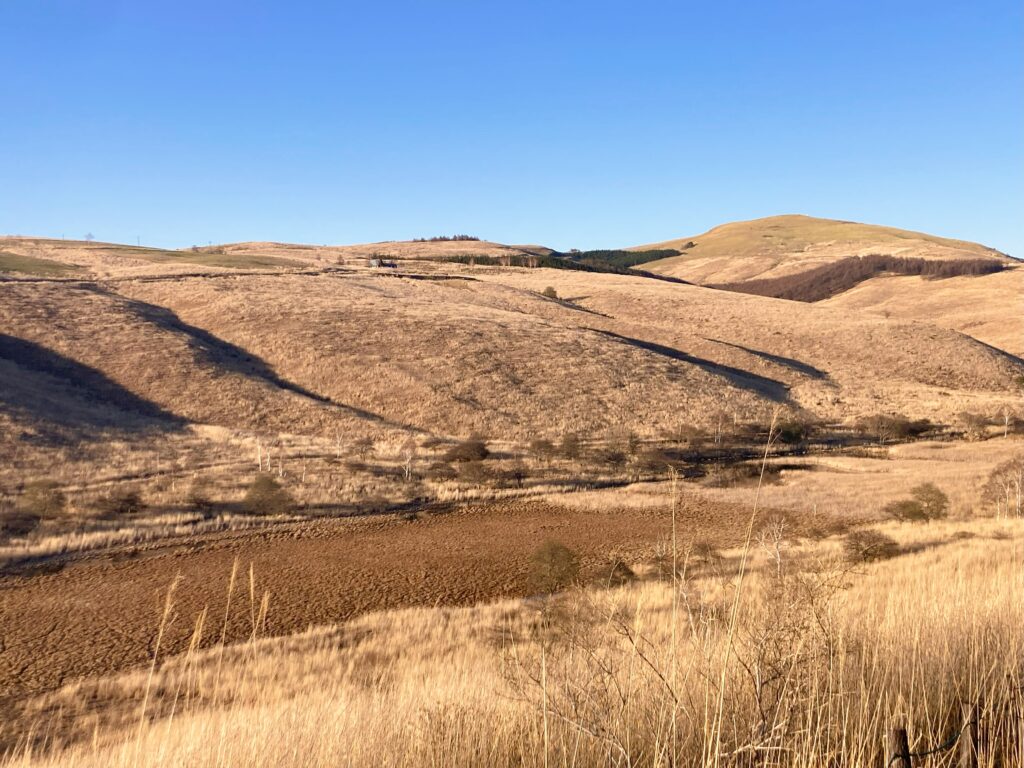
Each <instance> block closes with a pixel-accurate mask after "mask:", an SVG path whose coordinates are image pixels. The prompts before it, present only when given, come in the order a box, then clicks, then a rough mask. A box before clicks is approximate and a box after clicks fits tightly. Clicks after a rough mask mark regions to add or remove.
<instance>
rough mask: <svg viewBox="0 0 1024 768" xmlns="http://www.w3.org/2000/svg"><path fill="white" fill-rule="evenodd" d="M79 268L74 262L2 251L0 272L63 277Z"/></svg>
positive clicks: (0, 252) (0, 253)
mask: <svg viewBox="0 0 1024 768" xmlns="http://www.w3.org/2000/svg"><path fill="white" fill-rule="evenodd" d="M79 269H80V268H79V267H76V266H74V265H72V264H62V263H61V262H59V261H51V260H50V259H40V258H38V257H37V256H20V255H18V254H17V253H8V252H7V251H0V272H18V273H20V274H24V275H35V276H37V277H61V276H64V275H70V274H74V273H75V272H78V271H79Z"/></svg>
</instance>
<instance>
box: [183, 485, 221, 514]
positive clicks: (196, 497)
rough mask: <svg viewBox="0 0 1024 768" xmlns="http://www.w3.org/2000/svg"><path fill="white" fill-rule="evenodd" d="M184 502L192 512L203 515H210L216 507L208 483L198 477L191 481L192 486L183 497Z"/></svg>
mask: <svg viewBox="0 0 1024 768" xmlns="http://www.w3.org/2000/svg"><path fill="white" fill-rule="evenodd" d="M185 504H186V505H187V506H188V507H189V509H191V510H192V511H193V512H197V513H199V514H200V515H202V516H203V517H210V516H211V515H212V514H213V512H214V510H215V509H216V508H217V503H216V502H215V501H214V500H213V493H212V489H211V488H210V484H209V483H208V482H207V481H205V480H202V479H198V478H197V479H196V480H194V481H193V482H192V487H191V488H189V490H188V496H186V497H185Z"/></svg>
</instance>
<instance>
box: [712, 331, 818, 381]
mask: <svg viewBox="0 0 1024 768" xmlns="http://www.w3.org/2000/svg"><path fill="white" fill-rule="evenodd" d="M708 341H713V342H715V343H716V344H722V345H724V346H726V347H732V348H733V349H738V350H741V351H743V352H746V353H748V354H751V355H754V356H755V357H759V358H761V359H762V360H767V361H768V362H769V363H775V364H776V365H781V366H782V367H783V368H789V369H790V370H792V371H796V372H797V373H802V374H803V375H804V376H808V377H810V378H812V379H818V380H822V379H827V378H828V373H826V372H825V371H823V370H821V369H820V368H815V367H814V366H813V365H810V364H809V363H805V362H803V361H801V360H797V359H795V358H792V357H783V356H782V355H773V354H772V353H770V352H762V351H761V350H759V349H751V348H750V347H744V346H743V345H741V344H733V343H732V342H731V341H722V340H721V339H708Z"/></svg>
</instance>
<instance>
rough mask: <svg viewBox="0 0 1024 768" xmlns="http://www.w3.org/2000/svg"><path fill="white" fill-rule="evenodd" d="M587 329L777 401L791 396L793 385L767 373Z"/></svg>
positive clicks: (785, 399)
mask: <svg viewBox="0 0 1024 768" xmlns="http://www.w3.org/2000/svg"><path fill="white" fill-rule="evenodd" d="M587 330H589V331H593V332H594V333H599V334H601V335H602V336H605V337H607V338H609V339H612V340H614V341H617V342H619V343H621V344H628V345H629V346H631V347H636V348H637V349H644V350H647V351H648V352H653V353H654V354H656V355H661V356H662V357H667V358H670V359H672V360H678V361H680V362H683V363H689V364H690V365H695V366H697V367H698V368H700V369H702V370H705V371H707V372H708V373H711V374H714V375H715V376H721V377H722V378H724V379H726V380H728V381H729V383H730V384H732V385H733V386H735V387H739V388H740V389H745V390H747V391H748V392H753V393H755V394H758V395H762V396H764V397H767V398H768V399H770V400H773V401H775V402H777V403H782V402H786V401H787V400H788V399H789V388H788V387H787V386H786V385H785V384H783V383H782V382H781V381H776V380H775V379H769V378H767V377H765V376H758V375H757V374H756V373H751V372H750V371H744V370H742V369H740V368H733V367H732V366H729V365H721V364H720V363H713V362H711V361H710V360H704V359H703V358H700V357H694V356H693V355H688V354H687V353H686V352H682V351H680V350H678V349H675V348H674V347H666V346H664V345H663V344H655V343H654V342H652V341H644V340H643V339H634V338H632V337H630V336H622V335H620V334H618V333H614V332H612V331H602V330H600V329H598V328H588V329H587Z"/></svg>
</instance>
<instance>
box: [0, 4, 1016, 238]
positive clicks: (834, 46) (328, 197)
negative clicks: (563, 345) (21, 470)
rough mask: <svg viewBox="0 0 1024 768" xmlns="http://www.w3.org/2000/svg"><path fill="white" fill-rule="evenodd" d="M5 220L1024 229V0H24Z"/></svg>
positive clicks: (1011, 234) (78, 228)
mask: <svg viewBox="0 0 1024 768" xmlns="http://www.w3.org/2000/svg"><path fill="white" fill-rule="evenodd" d="M0 105H2V106H0V111H2V114H3V119H0V169H2V172H0V232H3V233H8V234H14V233H20V234H33V235H43V236H55V237H60V236H61V235H66V236H67V237H69V238H72V237H74V238H79V237H81V236H82V235H84V234H85V233H86V232H91V233H93V234H95V236H96V237H97V238H98V239H101V240H111V241H119V242H132V243H134V242H135V240H136V237H138V238H141V241H142V243H143V244H150V245H159V246H165V247H181V246H188V245H192V244H206V243H207V242H214V243H216V242H230V241H238V240H282V241H292V242H308V243H352V242H367V241H376V240H385V239H407V238H412V237H424V236H431V235H436V234H450V233H469V234H474V235H478V236H480V237H484V238H487V239H492V240H498V241H502V242H513V243H522V242H533V243H543V244H545V245H550V246H552V247H556V248H561V249H568V248H571V247H576V248H599V247H618V246H628V245H634V244H638V243H645V242H652V241H657V240H662V239H667V238H672V237H680V236H684V235H692V234H697V233H699V232H702V231H704V230H706V229H708V228H710V227H712V226H714V225H716V224H719V223H722V222H725V221H730V220H735V219H747V218H754V217H759V216H767V215H773V214H778V213H807V214H811V215H816V216H826V217H834V218H843V219H852V220H857V221H866V222H871V223H878V224H888V225H893V226H900V227H905V228H908V229H918V230H923V231H927V232H931V233H934V234H939V235H946V236H950V237H960V238H964V239H969V240H976V241H980V242H983V243H985V244H987V245H991V246H993V247H996V248H999V249H1001V250H1004V251H1008V252H1010V253H1012V254H1014V255H1018V256H1024V184H1022V180H1024V3H1021V2H1020V1H1019V0H1007V1H1006V2H1001V1H999V2H997V1H994V0H981V1H980V2H974V3H967V2H962V3H961V2H952V3H936V2H934V1H932V2H901V1H900V0H894V1H891V2H874V1H873V0H865V1H864V2H856V3H852V2H848V3H838V2H830V1H829V0H824V1H823V0H817V1H816V2H714V3H711V2H699V3H697V2H692V3H691V2H642V1H641V2H628V3H627V2H616V3H605V2H586V3H575V2H552V1H550V0H549V1H548V2H515V3H493V2H407V3H402V2H379V3H328V2H290V3H284V2H280V3H261V2H258V0H257V1H250V2H192V1H191V0H181V1H177V2H171V1H170V0H166V1H164V0H158V1H156V2H142V1H141V0H140V1H138V2H100V1H99V0H96V1H94V2H86V1H85V0H80V1H79V2H73V1H71V0H10V1H8V2H4V3H2V4H0Z"/></svg>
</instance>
